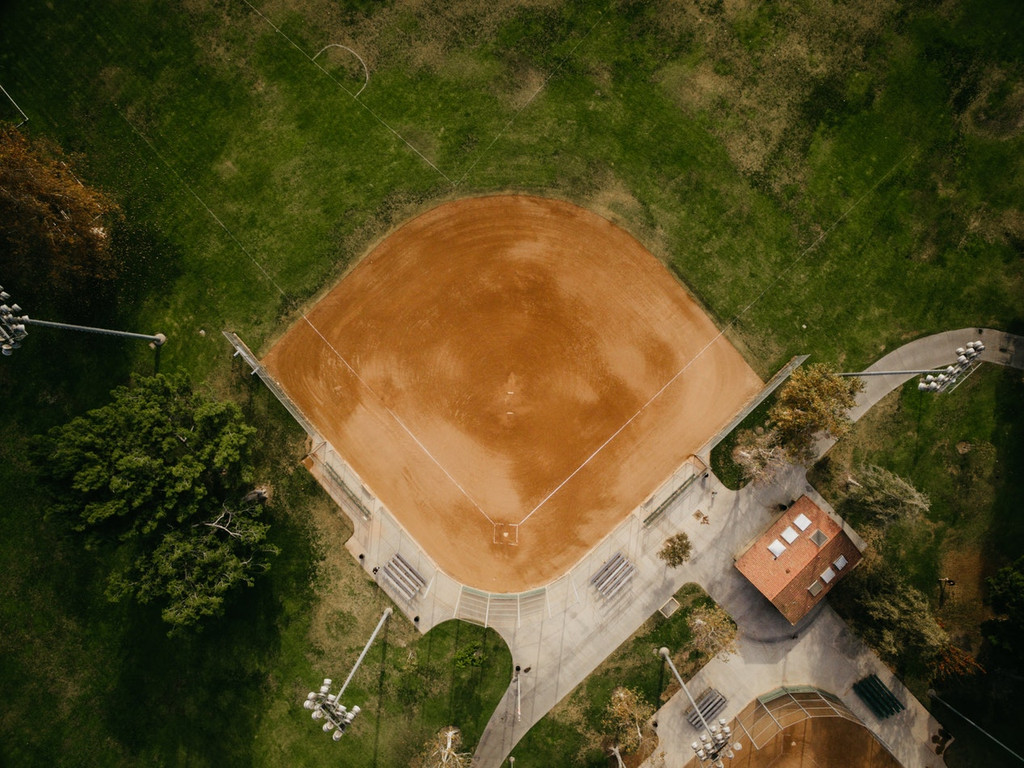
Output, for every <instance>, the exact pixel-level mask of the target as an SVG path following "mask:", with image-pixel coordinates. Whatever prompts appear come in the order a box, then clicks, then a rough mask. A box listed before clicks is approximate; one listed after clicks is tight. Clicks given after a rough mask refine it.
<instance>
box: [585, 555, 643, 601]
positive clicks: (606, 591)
mask: <svg viewBox="0 0 1024 768" xmlns="http://www.w3.org/2000/svg"><path fill="white" fill-rule="evenodd" d="M635 575H636V567H635V566H634V565H633V564H632V563H631V562H629V560H627V559H626V558H625V557H623V556H622V553H621V552H616V553H615V556H614V557H612V558H610V559H609V560H607V561H606V562H605V563H604V565H602V566H601V567H600V568H598V570H597V573H595V574H594V575H593V576H591V577H590V583H591V584H592V585H593V586H594V588H595V589H596V590H597V593H598V594H599V595H600V596H601V597H602V598H604V599H605V600H610V599H611V598H613V597H614V596H615V595H616V594H618V593H619V592H620V591H621V590H622V589H623V588H624V587H625V586H626V585H627V584H629V582H630V581H631V580H632V578H633V576H635Z"/></svg>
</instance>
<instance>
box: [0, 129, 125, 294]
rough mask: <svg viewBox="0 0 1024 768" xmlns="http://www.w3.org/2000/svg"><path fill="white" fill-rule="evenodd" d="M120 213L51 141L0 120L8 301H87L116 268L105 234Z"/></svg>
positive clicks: (1, 229)
mask: <svg viewBox="0 0 1024 768" xmlns="http://www.w3.org/2000/svg"><path fill="white" fill-rule="evenodd" d="M119 217H120V209H119V207H118V205H117V204H116V203H115V202H114V201H113V200H112V199H111V198H110V197H108V196H107V195H106V194H104V193H103V192H101V191H99V190H97V189H93V188H91V187H89V186H86V185H85V184H83V183H82V181H81V180H80V179H79V177H78V175H76V174H75V172H74V170H72V161H71V160H70V159H69V158H68V157H67V156H65V155H64V153H63V152H61V150H60V149H59V148H58V147H57V146H56V145H55V144H52V143H51V142H48V141H45V140H41V139H29V138H27V137H26V136H25V135H24V134H22V133H21V132H20V131H18V129H16V128H14V127H12V126H0V274H2V275H3V276H4V284H5V285H6V286H7V287H8V289H9V290H10V291H11V293H12V294H14V297H15V300H17V301H20V302H22V303H23V304H25V306H29V305H30V304H31V305H33V306H37V305H38V304H40V303H42V304H46V303H47V302H49V301H51V300H55V301H58V302H60V301H63V302H64V303H65V304H66V306H67V307H69V308H70V307H74V306H77V307H81V306H82V305H83V304H88V303H89V297H90V295H91V294H92V293H94V292H95V291H97V290H102V289H104V288H106V287H108V286H109V285H110V284H111V282H112V281H113V280H114V279H115V278H116V277H117V275H118V273H119V269H120V266H119V263H118V260H117V258H116V256H115V254H114V252H113V250H112V249H111V247H110V238H109V236H108V227H109V226H110V225H111V224H112V223H113V222H114V221H115V220H117V219H118V218H119ZM72 296H74V299H75V300H74V302H71V301H68V299H70V298H71V297H72Z"/></svg>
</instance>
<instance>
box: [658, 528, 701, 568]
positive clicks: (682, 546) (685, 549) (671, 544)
mask: <svg viewBox="0 0 1024 768" xmlns="http://www.w3.org/2000/svg"><path fill="white" fill-rule="evenodd" d="M692 552H693V543H692V542H691V541H690V537H689V536H688V535H687V534H686V533H685V532H680V533H676V534H673V535H672V536H669V537H668V538H667V539H665V543H664V545H662V547H661V549H660V550H659V551H658V557H660V558H661V559H662V560H664V561H665V562H666V563H668V565H669V566H670V567H672V568H678V567H679V566H680V565H682V564H683V563H685V562H686V561H687V560H689V559H690V554H691V553H692Z"/></svg>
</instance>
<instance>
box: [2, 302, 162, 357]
mask: <svg viewBox="0 0 1024 768" xmlns="http://www.w3.org/2000/svg"><path fill="white" fill-rule="evenodd" d="M10 298H11V294H9V293H7V291H5V290H4V288H3V286H2V285H0V354H3V355H4V356H6V357H10V356H11V355H12V354H14V350H16V349H18V348H19V347H20V346H21V342H22V341H23V340H24V339H25V337H26V336H28V331H27V330H26V328H25V326H26V325H41V326H46V327H49V328H61V329H63V330H66V331H83V332H85V333H100V334H103V335H105V336H122V337H125V338H129V339H142V340H143V341H148V342H149V343H150V344H151V345H152V346H153V347H154V348H155V347H161V346H163V343H164V342H165V341H167V337H166V336H164V335H163V334H162V333H154V334H147V333H132V332H131V331H113V330H110V329H109V328H92V327H90V326H87V325H72V324H70V323H58V322H54V321H52V320H34V319H32V318H30V317H29V316H28V315H26V314H24V311H23V310H22V308H21V307H19V306H18V305H17V304H10V305H8V304H7V302H8V301H9V300H10Z"/></svg>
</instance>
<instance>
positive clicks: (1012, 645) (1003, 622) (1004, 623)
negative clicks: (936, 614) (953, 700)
mask: <svg viewBox="0 0 1024 768" xmlns="http://www.w3.org/2000/svg"><path fill="white" fill-rule="evenodd" d="M987 602H988V604H989V605H991V606H992V609H993V610H994V611H995V612H996V613H997V614H998V618H996V619H995V620H994V621H989V622H986V623H985V630H986V634H987V636H988V639H989V642H991V643H992V645H994V646H995V647H996V648H997V649H999V650H1001V651H1003V652H1004V653H1005V654H1006V655H1007V656H1008V657H1009V658H1010V659H1012V660H1013V661H1015V662H1016V663H1017V664H1018V665H1020V666H1024V557H1021V558H1019V559H1018V560H1017V561H1016V562H1015V563H1014V564H1013V565H1009V566H1006V567H1005V568H1000V569H999V570H998V571H997V572H996V575H995V576H992V577H990V578H989V579H988V598H987Z"/></svg>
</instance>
